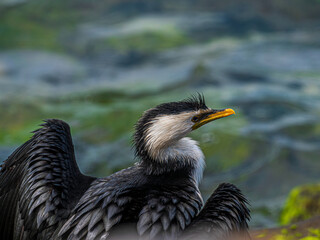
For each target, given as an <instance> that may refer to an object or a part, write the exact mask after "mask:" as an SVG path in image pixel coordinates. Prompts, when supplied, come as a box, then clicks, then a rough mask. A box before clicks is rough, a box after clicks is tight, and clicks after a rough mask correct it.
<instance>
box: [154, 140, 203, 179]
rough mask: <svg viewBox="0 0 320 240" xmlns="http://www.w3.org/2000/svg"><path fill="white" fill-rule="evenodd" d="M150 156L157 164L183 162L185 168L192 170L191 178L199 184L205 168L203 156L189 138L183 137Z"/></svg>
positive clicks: (194, 142) (155, 150)
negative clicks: (188, 167)
mask: <svg viewBox="0 0 320 240" xmlns="http://www.w3.org/2000/svg"><path fill="white" fill-rule="evenodd" d="M153 150H154V151H152V152H151V156H152V158H153V159H156V160H157V161H158V162H159V163H163V164H170V163H174V161H183V163H184V164H185V166H190V167H191V168H192V171H191V172H192V178H194V179H195V181H196V182H197V183H198V184H199V183H200V181H201V179H202V175H203V169H204V166H205V162H204V155H203V153H202V151H201V149H200V147H199V146H198V143H197V142H196V141H194V140H192V139H191V138H188V137H184V138H181V139H180V140H178V141H176V142H171V143H170V144H169V145H167V146H163V147H161V148H158V149H153Z"/></svg>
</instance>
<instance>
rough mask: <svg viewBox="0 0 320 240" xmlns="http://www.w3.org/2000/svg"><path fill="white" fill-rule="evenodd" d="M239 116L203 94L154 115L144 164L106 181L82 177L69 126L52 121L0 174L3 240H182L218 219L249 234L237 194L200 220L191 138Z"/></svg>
mask: <svg viewBox="0 0 320 240" xmlns="http://www.w3.org/2000/svg"><path fill="white" fill-rule="evenodd" d="M232 114H234V111H233V110H232V109H223V110H214V109H211V108H208V107H207V106H206V104H205V101H204V98H203V97H202V96H200V95H199V96H197V97H192V98H190V99H187V100H183V101H178V102H170V103H164V104H160V105H158V106H156V107H155V108H152V109H149V110H147V111H146V112H145V113H144V114H143V116H142V117H141V118H140V120H139V121H138V122H137V124H136V128H135V130H136V131H135V134H134V146H135V151H136V157H137V159H138V161H137V163H136V164H135V165H133V166H132V167H129V168H127V169H123V170H121V171H119V172H116V173H114V174H112V175H110V176H108V177H106V178H94V177H90V176H85V175H83V174H81V172H80V171H79V168H78V166H77V163H76V160H75V156H74V149H73V144H72V139H71V135H70V129H69V126H68V125H67V124H66V123H65V122H63V121H61V120H56V119H49V120H46V121H45V123H44V124H42V128H40V129H38V130H36V131H34V135H33V136H32V138H31V139H30V140H29V141H27V142H26V143H24V144H23V145H22V146H20V147H19V148H18V149H16V150H15V151H14V152H13V153H12V154H11V155H10V156H9V157H8V159H7V160H6V161H5V162H4V164H3V165H2V168H1V170H0V212H1V218H0V239H6V240H9V239H39V240H40V239H68V240H81V239H83V240H84V239H87V240H93V239H111V238H112V234H113V231H114V229H119V227H120V226H122V225H125V224H129V223H130V224H133V225H135V229H136V230H135V231H136V234H137V236H138V238H140V239H177V238H178V237H179V236H181V235H182V232H183V231H182V230H185V229H188V226H192V228H194V229H199V223H201V221H202V222H205V223H210V221H211V220H212V219H214V221H216V222H220V225H219V224H218V225H219V226H218V227H220V228H222V229H224V231H226V232H227V231H233V230H235V231H237V229H245V227H243V226H244V225H246V218H247V215H248V212H246V211H247V210H246V205H245V200H244V198H241V196H240V195H239V194H234V197H233V196H231V195H232V194H233V193H237V192H235V191H234V190H232V189H231V191H229V190H230V189H229V190H226V189H227V188H224V189H220V190H221V191H219V188H218V192H216V193H215V194H214V195H213V196H212V197H211V198H209V202H208V204H207V205H208V206H211V205H213V208H209V207H207V209H206V208H205V209H204V210H205V211H207V210H208V212H207V214H205V213H204V215H203V217H201V215H198V213H199V211H200V210H201V208H202V205H203V201H202V197H201V194H200V191H199V188H198V184H199V181H200V179H201V177H202V173H203V168H204V156H203V153H202V151H201V150H200V148H199V146H198V144H197V142H196V141H194V140H192V139H190V138H188V137H186V135H187V134H188V133H190V132H191V131H192V130H194V129H197V128H199V127H200V126H202V125H204V124H206V123H208V122H211V121H213V120H216V119H219V118H223V117H227V116H229V115H232ZM232 186H233V185H232ZM232 191H234V192H232ZM225 192H227V194H226V193H225ZM219 194H220V195H219ZM221 194H222V195H221ZM223 194H225V195H223ZM228 194H229V195H228ZM215 196H218V198H217V197H216V198H215ZM223 196H226V198H225V199H224V198H223ZM239 196H240V197H239ZM212 198H214V199H213V200H212ZM210 199H211V202H210ZM217 200H218V201H217ZM217 202H218V203H219V204H220V205H221V208H219V206H220V205H219V206H218V208H217V207H215V206H216V204H217ZM231 208H235V209H231ZM210 209H211V210H210ZM212 209H213V210H212ZM239 209H240V210H239ZM226 212H227V213H228V214H229V215H228V214H225V213H226ZM220 213H221V214H220ZM201 219H202V220H201ZM210 219H211V220H210ZM193 220H194V221H195V222H194V224H193ZM190 224H191V225H190ZM200 225H201V224H200ZM209 225H210V224H209ZM233 225H235V227H234V226H233ZM214 228H215V225H212V224H211V225H210V226H209V228H208V229H210V231H211V230H213V229H214ZM117 232H118V233H119V231H117ZM120 232H121V231H120Z"/></svg>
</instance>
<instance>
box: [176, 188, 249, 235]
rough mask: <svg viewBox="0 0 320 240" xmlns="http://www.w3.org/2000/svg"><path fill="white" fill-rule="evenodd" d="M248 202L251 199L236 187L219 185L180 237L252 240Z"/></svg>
mask: <svg viewBox="0 0 320 240" xmlns="http://www.w3.org/2000/svg"><path fill="white" fill-rule="evenodd" d="M247 204H248V201H247V200H246V198H245V197H244V196H243V194H242V193H241V191H240V190H239V189H238V188H237V187H236V186H234V185H233V184H230V183H222V184H220V185H219V186H218V188H217V189H216V190H215V191H214V193H213V194H212V195H211V196H210V198H209V199H208V200H207V202H206V204H205V205H204V207H203V209H202V210H201V212H200V213H199V214H198V215H197V216H196V217H195V218H194V219H193V221H192V224H191V225H190V226H189V227H188V228H187V229H186V231H184V233H183V235H182V236H181V239H185V240H189V239H190V240H191V239H201V240H208V239H211V240H222V239H224V240H227V239H228V240H235V239H237V240H238V239H239V240H240V239H241V240H247V239H250V236H249V233H248V223H247V221H249V220H250V210H249V209H248V207H247Z"/></svg>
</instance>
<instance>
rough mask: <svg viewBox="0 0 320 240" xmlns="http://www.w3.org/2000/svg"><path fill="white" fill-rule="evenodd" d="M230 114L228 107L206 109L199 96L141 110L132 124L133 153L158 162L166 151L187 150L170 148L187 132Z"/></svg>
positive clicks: (181, 147)
mask: <svg viewBox="0 0 320 240" xmlns="http://www.w3.org/2000/svg"><path fill="white" fill-rule="evenodd" d="M234 113H235V112H234V110H232V109H230V108H227V109H222V110H216V109H211V108H209V107H207V106H206V104H205V99H204V97H203V96H202V95H200V94H199V95H198V96H193V97H191V98H189V99H186V100H182V101H178V102H169V103H163V104H160V105H158V106H156V107H154V108H151V109H149V110H147V111H145V112H144V114H143V115H142V117H141V118H140V119H139V121H138V122H137V124H136V132H135V135H134V142H135V147H136V154H137V155H138V156H139V157H142V158H145V157H148V158H151V159H153V160H162V159H160V158H159V157H160V156H162V157H163V158H164V156H167V155H168V154H167V155H165V154H164V153H165V152H168V151H169V150H170V151H171V152H172V151H175V152H177V151H180V150H181V149H183V148H189V147H188V146H183V145H181V144H180V145H179V149H178V148H175V149H174V147H175V146H177V143H178V142H179V141H180V140H182V139H184V137H185V136H186V135H187V134H188V133H190V132H191V131H193V130H195V129H197V128H199V127H201V126H203V125H205V124H207V123H209V122H212V121H214V120H217V119H220V118H224V117H227V116H230V115H232V114H234ZM190 140H191V139H190ZM181 142H182V141H180V143H181ZM165 150H166V151H165ZM185 150H186V151H189V149H185ZM182 154H183V153H182Z"/></svg>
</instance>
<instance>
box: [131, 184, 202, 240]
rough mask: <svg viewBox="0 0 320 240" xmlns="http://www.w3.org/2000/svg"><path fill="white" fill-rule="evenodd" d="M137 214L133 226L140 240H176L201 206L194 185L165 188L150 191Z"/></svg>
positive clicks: (197, 191) (200, 199)
mask: <svg viewBox="0 0 320 240" xmlns="http://www.w3.org/2000/svg"><path fill="white" fill-rule="evenodd" d="M147 200H148V201H147V204H146V205H145V206H144V207H143V208H142V210H141V212H140V214H139V221H138V225H137V229H138V233H139V235H140V236H141V239H170V240H174V239H177V238H178V236H179V235H180V234H181V232H182V231H183V230H184V229H185V228H186V227H187V226H188V225H189V224H190V223H191V221H192V219H193V218H194V217H195V216H196V215H197V214H198V212H199V210H200V209H201V207H202V204H203V203H202V198H201V195H200V192H199V190H198V188H197V187H196V185H195V184H192V183H190V184H189V185H188V183H186V185H185V186H183V187H179V186H171V187H170V188H169V187H168V186H167V187H166V188H163V189H161V187H159V189H157V190H154V191H151V193H150V194H149V195H148V196H147Z"/></svg>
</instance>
